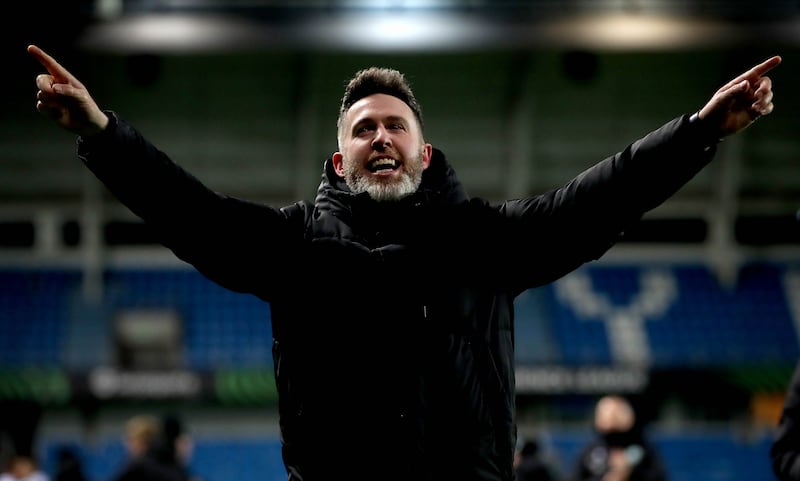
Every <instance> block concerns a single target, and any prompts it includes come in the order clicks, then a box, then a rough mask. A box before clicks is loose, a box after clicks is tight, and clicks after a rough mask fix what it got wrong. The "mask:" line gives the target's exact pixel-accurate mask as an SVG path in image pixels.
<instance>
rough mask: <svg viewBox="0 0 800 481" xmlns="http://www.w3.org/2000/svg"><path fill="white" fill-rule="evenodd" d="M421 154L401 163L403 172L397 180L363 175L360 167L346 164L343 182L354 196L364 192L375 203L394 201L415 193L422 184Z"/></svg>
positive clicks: (349, 163)
mask: <svg viewBox="0 0 800 481" xmlns="http://www.w3.org/2000/svg"><path fill="white" fill-rule="evenodd" d="M422 156H423V154H422V152H420V154H419V155H418V156H417V157H416V158H414V159H410V160H409V161H407V162H403V172H402V173H401V174H400V176H399V177H398V178H384V177H375V176H371V175H369V174H368V173H366V174H365V171H364V169H363V168H362V166H361V165H357V164H356V163H354V162H353V163H351V162H346V163H345V165H344V180H345V182H346V183H347V186H348V187H350V190H351V191H353V193H355V194H360V193H362V192H366V193H367V194H369V196H370V197H371V198H372V199H373V200H376V201H379V202H380V201H394V200H400V199H402V198H403V197H406V196H409V195H411V194H413V193H414V192H416V191H417V189H418V188H419V186H420V184H421V183H422V171H423V170H424V168H423V162H422V158H423V157H422Z"/></svg>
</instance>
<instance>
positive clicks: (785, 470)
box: [769, 363, 800, 481]
mask: <svg viewBox="0 0 800 481" xmlns="http://www.w3.org/2000/svg"><path fill="white" fill-rule="evenodd" d="M769 454H770V460H771V464H772V470H773V472H774V473H775V477H776V478H777V479H778V480H780V481H800V363H798V364H797V365H796V366H795V370H794V373H793V374H792V379H791V380H790V381H789V386H788V387H787V389H786V398H785V400H784V404H783V409H782V410H781V416H780V419H779V420H778V426H777V430H776V431H775V437H774V439H773V441H772V445H771V446H770V453H769Z"/></svg>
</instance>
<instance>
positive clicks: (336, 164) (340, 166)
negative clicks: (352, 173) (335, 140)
mask: <svg viewBox="0 0 800 481" xmlns="http://www.w3.org/2000/svg"><path fill="white" fill-rule="evenodd" d="M331 162H333V170H334V171H335V172H336V175H338V176H339V177H341V178H344V156H343V155H342V153H341V152H334V153H333V155H331Z"/></svg>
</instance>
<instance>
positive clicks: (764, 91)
mask: <svg viewBox="0 0 800 481" xmlns="http://www.w3.org/2000/svg"><path fill="white" fill-rule="evenodd" d="M780 63H781V57H779V56H777V55H776V56H774V57H771V58H769V59H767V60H765V61H764V62H762V63H760V64H758V65H756V66H755V67H753V68H751V69H750V70H748V71H747V72H744V73H743V74H741V75H739V76H738V77H736V78H734V79H733V80H731V81H730V82H728V83H726V84H725V85H723V86H722V87H720V89H719V90H717V92H716V93H715V94H714V96H713V97H711V100H709V101H708V103H707V104H706V105H705V106H704V107H703V108H702V109H701V110H700V112H698V117H699V118H700V119H701V120H703V121H704V122H708V125H709V126H711V127H713V128H716V129H718V132H719V134H720V137H725V136H727V135H731V134H735V133H736V132H739V131H741V130H743V129H745V128H746V127H747V126H749V125H750V124H752V123H753V122H754V121H755V120H756V119H757V118H759V117H761V116H762V115H767V114H769V113H770V112H772V109H773V108H774V105H773V104H772V95H773V94H772V80H771V79H770V78H769V77H765V76H764V75H765V74H766V73H767V72H769V71H770V70H772V69H773V68H775V67H777V66H778V65H779V64H780Z"/></svg>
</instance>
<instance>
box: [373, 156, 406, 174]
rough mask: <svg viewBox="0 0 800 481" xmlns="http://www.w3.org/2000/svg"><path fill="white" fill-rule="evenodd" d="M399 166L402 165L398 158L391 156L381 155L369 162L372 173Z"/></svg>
mask: <svg viewBox="0 0 800 481" xmlns="http://www.w3.org/2000/svg"><path fill="white" fill-rule="evenodd" d="M398 167H400V164H399V163H398V162H397V160H395V159H392V158H389V157H380V158H377V159H375V160H372V161H370V162H369V163H368V164H367V170H369V171H370V172H372V173H375V172H385V171H389V170H395V169H397V168H398Z"/></svg>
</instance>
